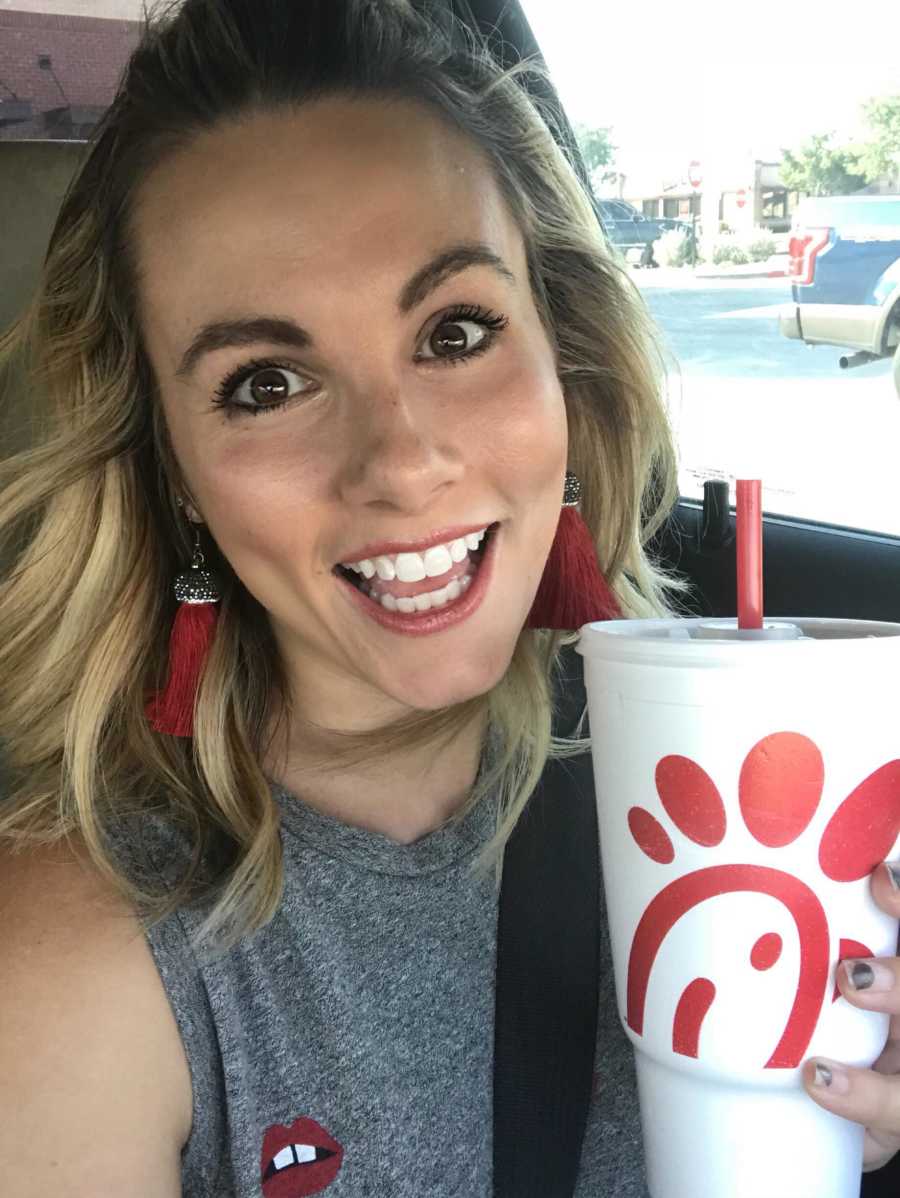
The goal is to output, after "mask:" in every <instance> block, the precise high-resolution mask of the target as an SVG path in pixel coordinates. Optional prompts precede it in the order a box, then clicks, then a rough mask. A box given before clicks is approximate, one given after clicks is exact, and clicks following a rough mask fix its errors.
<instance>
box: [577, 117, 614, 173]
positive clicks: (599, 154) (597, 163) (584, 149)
mask: <svg viewBox="0 0 900 1198" xmlns="http://www.w3.org/2000/svg"><path fill="white" fill-rule="evenodd" d="M574 132H575V138H576V140H577V142H578V148H579V149H580V150H581V156H582V158H584V161H585V165H586V166H587V168H588V174H590V175H592V174H593V173H594V171H596V170H597V168H598V167H601V166H612V163H613V160H614V158H615V155H616V150H617V149H618V146H614V145H613V144H612V142H611V141H610V136H609V135H610V133H611V132H612V129H611V128H610V127H609V126H607V127H606V128H603V129H591V128H589V126H587V125H582V124H580V123H578V122H576V123H575V126H574Z"/></svg>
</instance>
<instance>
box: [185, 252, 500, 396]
mask: <svg viewBox="0 0 900 1198" xmlns="http://www.w3.org/2000/svg"><path fill="white" fill-rule="evenodd" d="M472 266H488V267H490V268H491V269H492V270H494V271H495V272H496V273H497V274H498V275H500V276H502V277H503V278H504V279H506V280H508V281H509V282H510V283H512V284H513V286H515V283H516V276H515V275H514V274H513V272H512V271H511V270H510V269H509V267H508V266H507V265H506V263H505V262H504V261H503V259H502V258H501V257H500V256H499V255H498V254H496V253H494V251H493V250H492V249H491V248H490V247H489V246H487V245H485V244H483V243H482V242H477V241H476V242H462V243H461V244H459V245H453V246H450V247H449V248H447V249H445V250H441V252H440V253H438V254H437V255H436V256H435V257H434V258H432V259H431V261H430V262H427V263H426V264H425V265H424V266H423V267H421V269H419V270H417V271H416V273H415V274H414V275H413V277H412V278H411V279H410V280H409V282H408V283H406V285H405V286H404V287H403V289H402V290H401V292H400V294H399V296H398V297H397V311H398V312H399V314H400V315H401V316H408V315H409V313H410V312H411V311H412V310H413V308H416V307H418V306H419V304H421V303H422V302H423V301H424V300H426V299H427V298H428V296H429V295H430V294H431V293H432V291H435V290H436V289H437V288H438V287H440V286H441V284H442V283H445V282H446V281H447V280H448V279H450V278H452V277H453V276H454V275H457V274H459V273H460V272H461V271H464V270H468V269H469V268H470V267H472ZM260 341H270V342H277V343H278V344H279V345H289V346H291V347H292V348H294V349H310V348H311V347H312V346H313V345H314V344H315V343H314V341H313V338H312V334H310V333H308V332H307V331H306V329H303V328H301V327H300V325H298V324H297V323H296V322H295V321H293V320H291V319H290V318H287V317H280V316H254V317H247V318H238V319H235V320H216V321H213V322H212V323H210V324H206V325H204V326H203V327H202V328H201V329H199V330H198V332H197V333H195V334H194V336H193V337H192V339H191V343H190V345H189V346H188V347H187V349H186V350H185V351H184V354H183V355H182V357H181V361H180V363H179V365H178V369H177V370H176V371H175V377H176V378H180V379H183V378H186V377H187V376H188V375H189V374H191V372H192V371H193V370H194V368H195V367H196V365H197V363H198V362H199V361H200V359H201V358H202V357H204V355H206V354H210V353H213V352H214V351H215V350H219V349H228V348H231V347H233V346H241V345H245V346H246V345H255V344H257V343H258V342H260Z"/></svg>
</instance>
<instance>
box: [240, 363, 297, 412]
mask: <svg viewBox="0 0 900 1198" xmlns="http://www.w3.org/2000/svg"><path fill="white" fill-rule="evenodd" d="M285 373H286V372H285V371H283V370H279V369H277V368H276V367H271V368H270V369H268V370H260V371H259V373H258V374H255V375H253V377H252V378H251V379H248V380H247V381H248V383H249V384H250V385H249V387H248V388H247V390H248V392H249V398H250V399H252V400H253V402H254V403H258V404H261V405H263V406H264V405H265V404H267V403H281V402H283V401H284V400H286V399H288V398H289V396H290V389H289V387H288V383H287V379H286V378H285Z"/></svg>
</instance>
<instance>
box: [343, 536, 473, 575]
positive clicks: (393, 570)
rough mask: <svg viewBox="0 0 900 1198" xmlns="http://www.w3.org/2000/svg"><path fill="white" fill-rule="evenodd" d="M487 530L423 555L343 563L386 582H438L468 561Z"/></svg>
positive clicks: (416, 554)
mask: <svg viewBox="0 0 900 1198" xmlns="http://www.w3.org/2000/svg"><path fill="white" fill-rule="evenodd" d="M486 532H487V529H482V531H481V532H470V533H466V535H465V536H464V537H457V538H456V540H455V541H448V542H447V544H446V545H433V546H432V547H431V548H430V549H426V550H425V551H424V553H397V554H383V555H382V556H381V557H376V558H374V559H372V558H364V559H363V560H362V561H358V562H342V563H341V565H343V566H345V567H346V568H347V569H348V570H353V571H354V572H355V573H357V574H363V575H364V576H365V577H366V578H372V577H374V575H375V574H377V575H378V577H379V578H381V579H383V580H384V581H385V582H390V581H391V580H392V579H394V578H399V579H400V580H401V582H421V580H422V579H423V578H438V577H440V575H441V574H446V573H447V571H448V570H449V569H450V567H451V565H452V564H453V563H454V562H461V561H463V560H464V559H465V556H466V554H467V553H468V552H469V550H470V549H471V550H475V549H477V548H478V546H479V545H480V544H481V542H482V541H483V540H484V535H485V533H486Z"/></svg>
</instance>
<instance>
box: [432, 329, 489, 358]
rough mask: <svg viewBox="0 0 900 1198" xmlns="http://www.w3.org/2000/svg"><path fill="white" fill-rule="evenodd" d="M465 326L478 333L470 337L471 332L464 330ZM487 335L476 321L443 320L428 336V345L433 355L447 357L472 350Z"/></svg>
mask: <svg viewBox="0 0 900 1198" xmlns="http://www.w3.org/2000/svg"><path fill="white" fill-rule="evenodd" d="M467 328H469V329H473V330H474V331H475V332H476V333H478V337H477V338H474V339H470V338H471V337H472V334H470V333H468V332H467V331H466V329H467ZM488 335H489V334H488V332H487V330H486V329H485V328H484V326H483V325H480V324H478V322H477V321H474V320H444V321H442V322H441V323H440V324H439V325H438V326H437V328H436V329H435V330H434V332H433V333H432V334H431V336H430V337H429V338H428V345H429V348H430V349H431V350H432V351H433V352H434V356H435V357H438V358H447V357H453V356H454V355H456V354H462V353H467V352H469V351H471V350H473V349H474V348H475V347H476V346H477V345H480V344H481V342H482V341H483V340H484V338H485V337H487V336H488Z"/></svg>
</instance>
